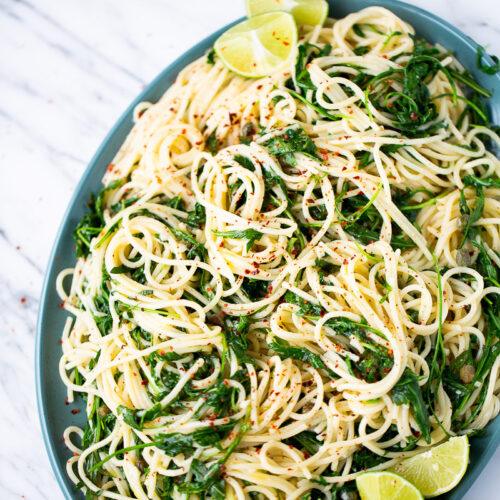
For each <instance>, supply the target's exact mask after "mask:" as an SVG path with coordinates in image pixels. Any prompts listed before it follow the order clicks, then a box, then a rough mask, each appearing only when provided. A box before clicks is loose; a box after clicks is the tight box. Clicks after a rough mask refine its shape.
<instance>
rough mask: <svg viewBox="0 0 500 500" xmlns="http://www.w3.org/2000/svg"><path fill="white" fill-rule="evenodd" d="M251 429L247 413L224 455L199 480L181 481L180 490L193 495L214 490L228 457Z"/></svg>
mask: <svg viewBox="0 0 500 500" xmlns="http://www.w3.org/2000/svg"><path fill="white" fill-rule="evenodd" d="M249 429H250V423H249V421H248V414H247V416H246V417H245V420H244V422H243V424H242V425H241V427H240V430H239V431H238V433H237V434H236V436H235V437H234V439H233V441H232V442H231V444H230V445H229V447H228V448H227V450H226V452H225V454H224V456H223V457H222V458H220V459H219V460H217V461H216V462H215V463H214V464H212V465H211V466H210V467H209V468H208V470H207V471H206V473H205V474H204V476H203V478H200V479H199V480H196V481H191V482H189V483H181V484H180V485H178V489H179V491H181V492H183V493H188V494H191V495H193V494H199V493H203V492H205V491H208V490H210V491H212V490H211V488H212V486H213V485H215V483H217V482H218V481H219V477H220V474H221V471H222V466H223V465H224V464H225V463H226V462H227V459H228V458H229V457H230V456H231V454H232V453H233V451H234V450H235V448H236V447H237V446H238V444H239V443H240V441H241V439H242V438H243V436H244V434H245V433H246V432H247V431H248V430H249ZM219 493H220V491H219V492H218V494H219Z"/></svg>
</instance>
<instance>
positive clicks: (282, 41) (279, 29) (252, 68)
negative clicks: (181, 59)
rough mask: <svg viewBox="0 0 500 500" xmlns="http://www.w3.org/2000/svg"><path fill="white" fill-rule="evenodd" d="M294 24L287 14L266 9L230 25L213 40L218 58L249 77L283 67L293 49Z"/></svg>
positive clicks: (272, 71)
mask: <svg viewBox="0 0 500 500" xmlns="http://www.w3.org/2000/svg"><path fill="white" fill-rule="evenodd" d="M296 44H297V26H296V25H295V21H294V19H293V17H292V16H291V15H290V14H287V13H286V12H270V13H267V14H261V15H258V16H255V17H252V18H251V19H247V20H246V21H243V22H241V23H239V24H237V25H236V26H233V27H232V28H230V29H229V30H227V31H226V32H225V33H224V34H223V35H221V36H220V37H219V38H218V39H217V41H216V42H215V45H214V49H215V52H216V53H217V55H218V56H219V58H220V59H221V60H222V62H223V63H224V64H225V65H226V66H227V67H228V68H229V69H230V70H231V71H234V72H235V73H238V74H239V75H241V76H246V77H250V78H259V77H262V76H266V75H269V74H271V73H274V72H275V71H277V70H279V69H281V68H283V67H284V66H285V65H286V63H287V62H288V61H289V60H290V57H291V56H292V54H294V53H295V46H296Z"/></svg>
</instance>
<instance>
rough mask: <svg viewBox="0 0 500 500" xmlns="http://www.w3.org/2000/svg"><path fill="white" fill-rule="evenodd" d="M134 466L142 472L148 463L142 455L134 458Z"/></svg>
mask: <svg viewBox="0 0 500 500" xmlns="http://www.w3.org/2000/svg"><path fill="white" fill-rule="evenodd" d="M135 466H136V467H137V468H138V469H139V470H140V471H141V472H144V469H147V468H148V463H147V462H146V460H144V458H142V457H139V458H137V459H136V460H135Z"/></svg>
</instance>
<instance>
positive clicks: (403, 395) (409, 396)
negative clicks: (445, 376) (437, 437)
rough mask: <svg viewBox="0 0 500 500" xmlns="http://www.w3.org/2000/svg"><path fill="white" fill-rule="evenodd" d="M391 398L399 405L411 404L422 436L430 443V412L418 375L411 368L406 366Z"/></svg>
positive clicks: (393, 389)
mask: <svg viewBox="0 0 500 500" xmlns="http://www.w3.org/2000/svg"><path fill="white" fill-rule="evenodd" d="M391 398H392V400H393V401H394V403H395V404H397V405H402V404H409V405H410V407H411V408H412V410H413V415H414V417H415V421H416V422H417V425H418V427H419V429H420V432H421V433H422V437H423V438H424V439H425V441H426V442H427V443H430V442H431V431H432V428H431V424H430V420H429V413H428V412H427V407H426V405H425V401H424V397H423V395H422V390H421V389H420V386H419V385H418V377H417V376H416V375H415V373H413V372H412V371H411V370H410V369H409V368H405V371H404V372H403V375H401V378H400V379H399V381H398V383H397V384H396V385H395V386H394V387H393V388H392V391H391Z"/></svg>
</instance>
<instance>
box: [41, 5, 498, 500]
mask: <svg viewBox="0 0 500 500" xmlns="http://www.w3.org/2000/svg"><path fill="white" fill-rule="evenodd" d="M329 3H330V16H331V17H336V18H339V17H343V16H345V15H347V14H349V13H351V12H356V11H358V10H360V9H363V8H365V7H368V6H372V5H377V6H381V7H386V8H388V9H390V10H392V11H393V12H394V13H395V14H396V15H398V16H400V17H401V18H402V19H404V20H405V21H407V22H408V23H410V24H411V25H413V26H414V27H415V30H416V32H417V35H418V36H421V37H424V38H426V39H427V40H429V41H431V42H433V43H440V44H441V45H443V46H444V47H447V48H449V49H451V50H453V52H454V53H455V54H456V55H457V57H458V59H459V60H460V62H461V63H462V64H463V65H464V66H465V67H466V68H468V69H469V70H470V72H471V73H472V74H473V76H474V77H475V78H476V80H477V81H478V82H479V83H480V84H481V85H482V86H483V87H485V88H487V89H494V90H495V91H496V92H495V94H494V97H493V98H492V99H490V100H489V103H488V107H489V111H490V114H491V117H492V120H493V122H494V123H500V77H499V76H497V75H486V74H484V73H482V72H479V71H478V70H477V69H476V62H475V58H476V51H477V47H478V46H477V44H476V43H475V42H474V41H472V40H471V39H470V38H469V37H467V36H466V35H465V34H463V33H462V32H461V31H460V30H458V29H456V28H454V27H453V26H452V25H450V24H449V23H448V22H446V21H444V20H443V19H440V18H439V17H437V16H435V15H433V14H431V13H429V12H427V11H425V10H422V9H420V8H418V7H414V6H412V5H408V4H406V3H403V2H400V1H397V0H380V1H370V0H330V1H329ZM232 24H234V23H232ZM232 24H231V25H232ZM228 27H229V26H225V27H224V28H222V29H220V30H219V31H216V32H215V33H214V34H212V35H210V36H209V37H207V38H205V39H204V40H202V41H201V42H200V43H198V44H197V45H195V46H194V47H193V48H191V49H190V50H188V51H187V52H185V53H184V54H183V55H182V56H181V57H179V58H178V59H176V60H175V61H174V62H173V63H172V64H170V65H169V66H168V67H167V68H166V69H165V70H163V71H162V72H161V73H160V74H159V75H158V76H157V77H156V78H155V79H154V80H153V81H152V82H151V84H150V85H148V87H146V88H145V89H144V91H143V92H141V94H140V95H139V96H138V97H137V98H136V99H135V100H134V102H133V103H132V104H131V105H130V106H129V107H128V109H127V110H126V111H125V113H124V114H123V115H122V116H121V118H120V119H119V120H118V122H117V123H116V125H115V126H114V127H113V128H112V129H111V131H110V132H109V134H108V135H107V137H106V138H105V139H104V141H103V143H102V144H101V146H100V147H99V149H98V150H97V152H96V154H95V155H94V157H93V158H92V160H91V161H90V163H89V165H88V167H87V169H86V170H85V172H84V174H83V176H82V178H81V180H80V182H79V184H78V186H77V188H76V190H75V193H74V195H73V197H72V199H71V202H70V204H69V206H68V209H67V210H66V213H65V215H64V217H63V220H62V223H61V226H60V228H59V231H58V233H57V237H56V241H55V244H54V247H53V249H52V253H51V256H50V260H49V263H48V266H47V271H46V275H45V280H44V284H43V289H42V295H41V300H40V309H39V312H38V324H37V336H36V353H35V377H36V391H37V403H38V413H39V416H40V423H41V427H42V433H43V437H44V441H45V446H46V448H47V452H48V455H49V459H50V463H51V465H52V469H53V471H54V473H55V475H56V478H57V481H58V483H59V485H60V487H61V490H62V492H63V494H64V496H65V498H66V499H68V500H70V499H75V500H76V499H83V498H84V496H83V494H82V493H81V492H80V491H77V490H75V489H74V486H73V484H72V483H71V481H70V480H69V478H68V476H67V474H66V470H65V467H66V461H67V460H68V458H70V457H71V453H70V452H69V450H68V449H67V448H66V447H65V444H64V442H63V440H62V435H63V431H64V429H65V428H66V427H67V426H68V425H69V424H75V425H82V426H83V425H84V423H85V411H84V404H83V403H82V402H81V401H78V402H77V403H76V404H72V405H67V404H66V403H65V399H66V388H65V386H64V384H63V383H62V382H61V380H60V378H59V370H58V364H59V358H60V355H61V348H60V347H61V346H60V344H59V339H60V337H61V332H62V329H63V326H64V322H65V320H66V318H67V317H68V313H67V312H66V311H64V310H63V309H61V308H60V307H59V306H58V304H59V298H58V296H57V293H56V287H55V283H56V278H57V275H58V274H59V272H60V271H61V270H63V269H65V268H67V267H72V266H73V265H74V263H75V255H74V253H73V251H72V250H71V249H72V248H73V241H72V236H71V232H72V230H73V228H74V227H75V226H76V224H77V222H78V221H79V220H80V219H81V217H82V216H83V213H84V210H85V203H86V201H87V200H88V199H89V196H90V193H92V192H96V191H98V190H99V188H100V184H101V179H102V177H103V175H104V172H105V170H106V167H107V165H108V164H109V163H110V162H111V160H112V159H113V157H114V155H115V153H116V151H117V150H118V149H119V147H120V145H121V144H122V143H123V141H124V140H125V137H126V135H127V133H128V132H129V131H130V129H131V127H132V112H133V109H134V107H135V105H136V104H137V103H138V102H141V101H152V102H155V101H157V100H158V99H159V98H160V97H161V95H162V94H163V93H164V92H165V90H166V89H167V88H168V87H169V86H170V85H171V84H172V82H173V80H174V79H175V77H176V75H177V74H178V73H179V71H180V70H181V69H182V68H184V67H185V66H186V65H187V64H189V63H190V62H192V61H194V60H195V59H196V58H198V57H200V56H202V55H203V54H204V53H205V52H206V51H207V49H208V48H209V47H211V46H212V45H213V43H214V42H215V40H216V39H217V37H218V36H219V35H220V34H221V33H223V32H224V31H225V30H226V29H227V28H228ZM486 61H487V62H489V63H490V64H493V61H492V60H491V59H490V58H486ZM72 409H79V410H81V412H80V413H79V414H77V415H73V414H72V413H71V410H72ZM499 443H500V419H499V418H497V419H495V420H494V421H493V422H491V423H490V424H489V425H488V427H487V429H486V434H485V435H484V436H482V437H477V438H474V439H473V440H472V443H471V450H470V465H469V468H468V470H467V473H466V475H465V477H464V478H463V479H462V481H461V483H460V484H459V485H458V486H457V487H456V488H455V489H454V490H453V491H451V492H450V493H448V494H447V495H444V496H442V497H441V498H443V499H446V500H458V499H460V498H463V496H464V495H465V493H466V491H467V490H468V489H469V488H470V487H471V486H472V484H473V483H474V481H475V480H476V478H477V477H478V475H479V474H480V473H481V471H482V470H483V469H484V467H485V465H486V463H487V462H488V460H489V459H490V458H491V456H492V455H493V453H494V451H495V449H496V448H497V446H498V444H499Z"/></svg>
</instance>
